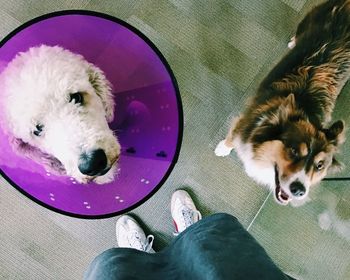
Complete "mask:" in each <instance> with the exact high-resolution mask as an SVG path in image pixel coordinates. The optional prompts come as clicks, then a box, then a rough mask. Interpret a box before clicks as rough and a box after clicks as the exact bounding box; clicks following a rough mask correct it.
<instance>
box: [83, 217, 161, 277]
mask: <svg viewBox="0 0 350 280" xmlns="http://www.w3.org/2000/svg"><path fill="white" fill-rule="evenodd" d="M116 237H117V245H118V247H119V248H112V249H109V250H107V251H104V252H103V253H102V254H100V255H99V256H97V257H96V258H95V259H94V260H93V262H92V263H91V264H90V266H89V267H88V269H87V271H86V272H85V274H84V279H91V280H92V279H94V280H95V279H96V280H97V279H98V280H114V279H115V280H116V279H118V280H119V279H130V277H138V276H139V275H138V273H139V272H138V271H137V269H136V270H135V265H136V263H135V262H134V260H136V259H137V258H139V257H141V258H143V259H145V257H144V256H143V255H142V252H144V253H154V252H155V251H154V250H153V248H152V245H153V240H154V236H153V235H148V236H146V235H145V233H144V231H143V230H142V228H141V227H140V225H139V224H138V223H137V222H136V220H135V219H134V218H132V217H131V216H128V215H123V216H121V217H120V218H119V219H118V220H117V223H116ZM125 249H135V250H125ZM136 250H137V251H136ZM134 274H135V275H134ZM136 279H138V278H136Z"/></svg>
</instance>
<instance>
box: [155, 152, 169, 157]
mask: <svg viewBox="0 0 350 280" xmlns="http://www.w3.org/2000/svg"><path fill="white" fill-rule="evenodd" d="M156 156H157V157H163V158H165V157H167V154H166V152H164V151H160V152H159V153H157V154H156Z"/></svg>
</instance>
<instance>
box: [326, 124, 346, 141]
mask: <svg viewBox="0 0 350 280" xmlns="http://www.w3.org/2000/svg"><path fill="white" fill-rule="evenodd" d="M344 128H345V124H344V121H341V120H340V121H336V122H335V123H333V124H332V125H331V127H330V128H328V129H325V130H324V133H325V134H326V137H327V140H328V141H329V142H330V143H331V144H334V145H335V146H338V145H339V144H343V143H344V142H345V129H344Z"/></svg>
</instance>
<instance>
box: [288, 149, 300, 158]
mask: <svg viewBox="0 0 350 280" xmlns="http://www.w3.org/2000/svg"><path fill="white" fill-rule="evenodd" d="M290 152H291V154H292V156H293V157H298V156H299V152H298V150H297V149H296V148H293V147H292V148H290Z"/></svg>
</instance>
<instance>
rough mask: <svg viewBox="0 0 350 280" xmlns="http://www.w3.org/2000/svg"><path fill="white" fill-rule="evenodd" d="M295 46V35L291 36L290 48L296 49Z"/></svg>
mask: <svg viewBox="0 0 350 280" xmlns="http://www.w3.org/2000/svg"><path fill="white" fill-rule="evenodd" d="M295 46H296V41H295V36H293V37H292V38H290V41H289V43H288V49H294V47H295Z"/></svg>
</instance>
